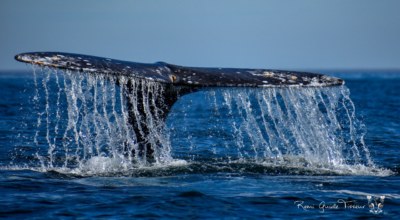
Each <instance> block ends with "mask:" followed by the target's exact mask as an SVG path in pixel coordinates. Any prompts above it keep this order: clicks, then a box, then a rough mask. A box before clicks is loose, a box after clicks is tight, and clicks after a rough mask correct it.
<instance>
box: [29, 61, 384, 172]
mask: <svg viewBox="0 0 400 220" xmlns="http://www.w3.org/2000/svg"><path fill="white" fill-rule="evenodd" d="M34 80H35V81H34V84H35V87H36V90H35V94H34V97H33V99H32V100H33V103H32V104H33V105H34V106H35V107H34V111H36V112H35V114H37V124H36V132H35V133H34V137H33V139H34V144H35V145H36V146H37V152H36V153H35V160H36V161H37V162H38V166H37V167H39V168H38V170H41V171H49V170H54V171H57V172H61V173H68V174H76V175H83V176H85V175H136V174H137V173H138V172H139V173H142V174H143V175H147V174H148V171H149V170H153V171H154V170H157V173H156V174H154V173H152V174H150V175H168V174H171V173H174V172H185V173H196V172H224V171H227V172H265V173H283V174H288V173H289V174H290V173H295V174H299V173H300V174H302V173H305V174H321V173H322V174H323V173H330V174H332V173H333V174H347V175H348V174H355V175H357V174H358V175H365V174H367V175H378V172H381V171H382V170H381V169H380V168H376V167H375V165H374V163H373V161H372V159H371V157H370V153H369V151H368V148H367V146H366V145H365V143H364V135H365V128H364V125H363V124H362V123H361V122H360V121H359V120H358V119H357V117H356V115H355V108H354V104H353V102H352V101H351V99H350V92H349V90H348V88H347V87H345V86H337V87H323V88H320V87H282V88H279V87H277V88H263V89H262V88H207V89H204V90H202V91H199V92H196V93H193V94H188V95H186V96H183V97H181V98H180V100H178V102H177V103H176V105H174V107H173V108H172V110H171V112H170V115H169V116H168V117H167V119H166V120H163V117H162V114H163V112H162V111H163V110H162V109H157V108H156V109H154V108H155V107H154V106H156V105H155V102H156V99H157V98H159V95H160V94H162V93H163V90H164V89H165V88H164V87H163V86H162V85H161V84H159V83H157V82H148V81H145V80H131V83H128V82H129V81H130V79H129V78H128V77H126V76H106V75H100V74H98V75H96V74H90V73H76V72H71V71H60V70H57V71H56V70H53V69H48V68H45V69H37V68H36V67H35V68H34ZM157 94H159V95H157ZM140 95H141V96H142V97H139V96H140ZM128 101H129V102H130V103H132V108H131V109H129V108H128V106H127V102H128ZM138 102H143V109H144V113H145V117H143V115H140V114H139V109H138V106H139V105H138ZM132 113H133V114H132ZM130 114H131V115H134V121H135V122H134V123H137V124H136V126H137V127H138V129H139V132H140V133H141V134H143V133H144V131H143V130H142V129H143V128H142V125H143V123H145V124H146V125H147V127H148V128H149V134H148V136H147V137H148V138H147V141H148V142H149V143H151V145H152V146H157V147H155V148H154V161H152V162H149V161H147V159H146V158H145V157H141V156H140V155H139V153H138V152H139V149H138V147H139V146H138V144H137V143H138V141H137V137H136V136H135V132H134V130H133V125H132V124H131V123H130V122H129V121H130V120H129V117H130V116H129V115H130Z"/></svg>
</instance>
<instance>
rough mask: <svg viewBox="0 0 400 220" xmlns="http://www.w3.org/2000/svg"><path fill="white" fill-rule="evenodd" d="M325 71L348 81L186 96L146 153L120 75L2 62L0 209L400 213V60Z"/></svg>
mask: <svg viewBox="0 0 400 220" xmlns="http://www.w3.org/2000/svg"><path fill="white" fill-rule="evenodd" d="M325 74H329V75H333V76H338V77H341V78H343V79H345V81H346V84H345V86H343V87H337V88H321V89H305V88H291V89H284V88H282V89H276V88H275V89H273V88H269V89H264V90H262V89H244V88H243V89H229V88H224V89H208V90H206V91H199V92H196V93H192V94H188V95H185V96H183V97H181V98H180V100H179V101H178V102H176V103H175V105H174V106H173V108H172V110H171V112H170V113H169V116H168V117H167V120H166V122H165V123H166V124H165V126H163V127H162V126H161V127H160V124H158V123H156V122H154V121H152V120H151V121H147V123H149V124H152V125H154V126H153V129H154V134H152V135H153V136H151V137H154V139H156V140H157V143H160V149H157V150H156V153H157V160H156V162H152V163H149V162H146V161H143V160H141V159H140V158H139V159H138V158H135V155H133V156H132V155H131V154H130V153H129V152H132V151H129V152H128V153H127V151H126V150H124V149H125V148H124V146H125V147H126V145H129V141H132V140H131V139H132V137H129V135H130V133H129V131H130V130H129V125H127V124H126V123H125V122H126V117H125V116H126V112H127V110H126V109H124V96H123V95H124V89H123V83H122V84H121V83H119V84H117V85H115V84H116V83H115V82H113V81H112V80H111V83H110V81H109V80H108V79H104V78H95V79H93V78H90V77H89V78H88V76H85V77H86V78H84V77H83V78H79V77H76V74H75V73H62V72H54V71H49V70H44V71H41V70H36V71H35V73H34V74H33V73H32V71H26V72H1V73H0V88H1V89H0V97H1V98H0V195H1V196H0V218H2V219H3V218H4V219H7V218H10V219H57V218H61V219H92V218H100V219H126V218H131V219H137V218H145V219H158V218H165V219H177V218H180V219H214V218H216V219H315V218H326V219H330V218H332V219H356V218H358V219H361V218H382V219H399V217H400V176H399V172H400V169H399V166H400V150H399V149H400V96H399V94H400V72H393V71H392V72H389V73H388V72H379V71H376V72H371V71H369V72H366V71H358V72H354V71H352V72H350V71H349V72H346V71H342V72H333V71H332V72H325ZM149 88H150V86H149ZM151 88H153V87H151ZM153 89H154V88H153ZM149 91H150V90H149ZM151 91H152V92H153V93H152V94H154V91H153V90H151ZM154 120H155V119H154ZM127 143H128V144H127ZM129 146H130V145H129ZM132 147H134V144H133V145H132Z"/></svg>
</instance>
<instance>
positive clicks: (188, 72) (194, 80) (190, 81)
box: [15, 52, 344, 161]
mask: <svg viewBox="0 0 400 220" xmlns="http://www.w3.org/2000/svg"><path fill="white" fill-rule="evenodd" d="M15 59H16V60H18V61H21V62H25V63H30V64H34V65H39V66H46V67H51V68H56V69H65V70H72V71H77V72H89V73H94V74H105V75H116V76H121V75H124V76H128V77H129V78H130V80H135V79H145V80H149V81H155V82H159V83H161V84H162V85H164V86H165V89H164V94H161V97H160V100H158V101H157V102H156V106H154V107H156V108H158V109H162V111H163V119H165V118H166V117H167V115H168V112H169V111H170V109H171V107H172V105H173V104H174V103H175V102H176V101H177V100H178V99H179V97H180V96H182V95H185V94H187V93H191V92H195V91H198V90H199V89H202V88H207V87H259V88H265V89H267V88H268V87H292V86H293V87H326V86H339V85H343V84H344V81H343V80H342V79H338V78H334V77H330V76H325V75H322V74H316V73H308V72H294V71H282V70H268V69H235V68H199V67H183V66H177V65H173V64H168V63H164V62H157V63H154V64H144V63H135V62H129V61H121V60H114V59H108V58H103V57H95V56H88V55H82V54H72V53H59V52H33V53H22V54H18V55H16V56H15ZM128 84H129V82H128ZM141 97H142V94H138V98H139V99H140V98H141ZM127 100H129V99H127ZM139 103H141V102H140V101H139ZM127 104H128V108H129V107H130V108H131V107H132V103H129V101H128V103H127ZM138 109H139V111H140V114H141V115H142V118H143V119H145V117H146V114H144V110H143V106H138ZM153 109H154V108H153ZM132 114H133V112H132V111H130V118H129V121H130V123H131V124H132V126H133V129H134V131H135V133H136V137H137V138H138V144H139V151H140V152H139V156H142V157H147V159H148V160H149V161H151V160H152V158H153V149H154V147H156V146H150V144H149V143H147V142H146V140H147V138H146V135H147V134H148V133H149V131H148V127H147V126H146V124H145V123H144V121H146V120H143V122H140V124H141V126H142V134H140V133H139V128H138V127H137V126H138V125H137V123H135V121H134V118H135V117H134V116H133V115H132ZM143 132H144V134H143Z"/></svg>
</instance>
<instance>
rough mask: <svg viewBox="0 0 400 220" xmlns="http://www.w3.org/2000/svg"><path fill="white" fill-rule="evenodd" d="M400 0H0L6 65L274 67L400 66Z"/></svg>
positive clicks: (1, 65)
mask: <svg viewBox="0 0 400 220" xmlns="http://www.w3.org/2000/svg"><path fill="white" fill-rule="evenodd" d="M399 9H400V1H397V0H374V1H370V0H331V1H320V0H297V1H288V0H287V1H285V0H240V1H239V0H197V1H194V0H193V1H192V0H168V1H167V0H142V1H139V0H137V1H136V0H129V1H128V0H126V1H123V0H113V1H105V0H79V1H78V0H75V1H73V0H71V1H61V0H59V1H58V0H35V1H33V0H1V1H0V32H1V33H0V70H27V67H26V65H24V64H21V63H18V62H17V61H15V60H14V55H15V54H17V53H21V52H33V51H59V52H71V53H81V54H88V55H95V56H103V57H109V58H115V59H121V60H129V61H135V62H144V63H153V62H157V61H164V62H169V63H173V64H178V65H186V66H202V67H237V68H246V67H247V68H271V69H290V70H304V69H400V13H399Z"/></svg>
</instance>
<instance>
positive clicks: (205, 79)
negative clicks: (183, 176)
mask: <svg viewBox="0 0 400 220" xmlns="http://www.w3.org/2000/svg"><path fill="white" fill-rule="evenodd" d="M15 59H16V60H18V61H21V62H25V63H30V64H35V65H39V66H47V67H53V68H57V69H66V70H73V71H80V72H90V73H99V74H111V75H124V76H128V77H134V78H140V79H146V80H150V81H157V82H160V83H167V84H173V85H177V86H190V87H288V86H305V87H324V86H338V85H343V84H344V81H343V80H342V79H338V78H335V77H330V76H326V75H322V74H316V73H308V72H295V71H283V70H269V69H237V68H203V67H184V66H177V65H173V64H168V63H164V62H157V63H153V64H144V63H136V62H129V61H121V60H114V59H109V58H103V57H96V56H88V55H82V54H72V53H61V52H32V53H22V54H18V55H16V56H15Z"/></svg>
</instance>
